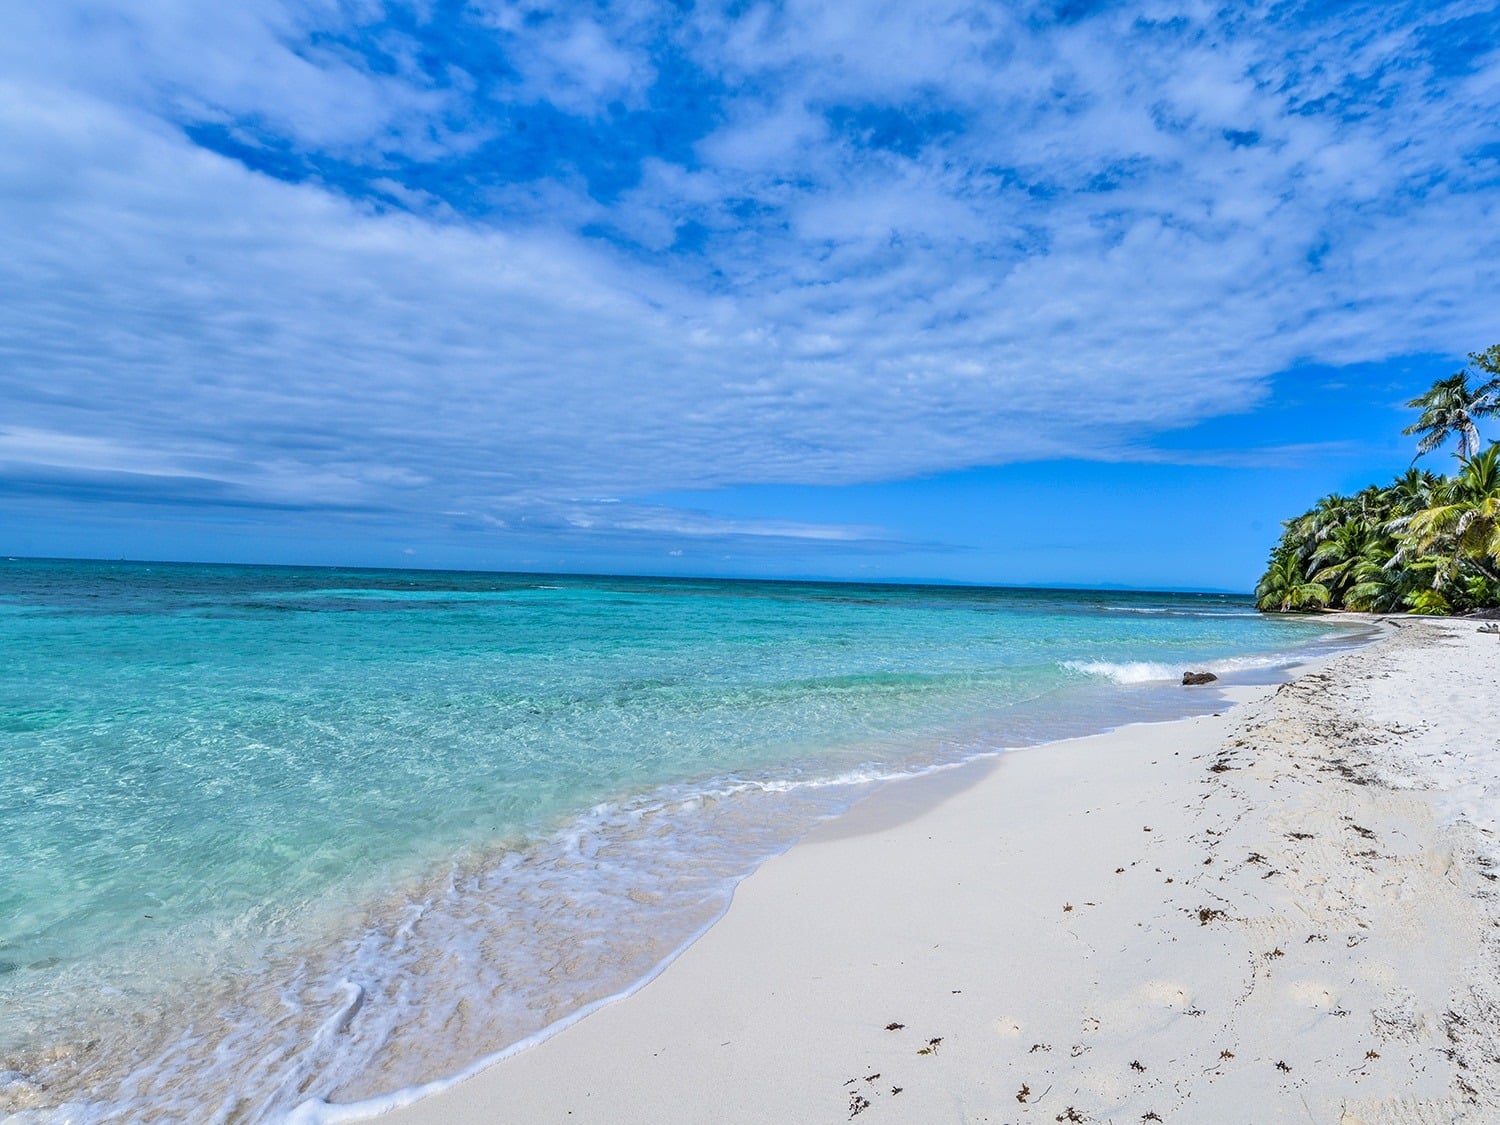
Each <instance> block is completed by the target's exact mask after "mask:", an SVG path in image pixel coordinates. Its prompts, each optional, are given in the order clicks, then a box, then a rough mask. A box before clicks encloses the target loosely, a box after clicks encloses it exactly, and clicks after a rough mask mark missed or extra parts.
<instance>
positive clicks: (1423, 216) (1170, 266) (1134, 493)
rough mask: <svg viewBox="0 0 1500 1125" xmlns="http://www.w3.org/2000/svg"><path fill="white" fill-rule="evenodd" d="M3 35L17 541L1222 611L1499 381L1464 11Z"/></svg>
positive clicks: (783, 6) (250, 15) (998, 13)
mask: <svg viewBox="0 0 1500 1125" xmlns="http://www.w3.org/2000/svg"><path fill="white" fill-rule="evenodd" d="M21 8H22V10H19V11H16V12H13V13H11V14H10V15H8V18H7V23H8V25H9V32H8V34H7V36H6V37H5V40H4V42H3V43H0V140H3V142H4V145H5V151H6V153H7V158H6V160H5V161H3V162H0V193H3V206H0V250H3V253H0V281H3V284H4V288H5V292H6V298H5V300H4V302H0V381H3V391H4V399H3V402H4V408H3V411H0V551H4V552H9V553H13V554H32V555H70V556H75V555H76V556H91V557H116V556H128V557H134V558H180V559H202V560H223V561H231V560H240V561H260V562H309V563H361V564H370V565H390V566H403V565H410V566H458V567H479V568H496V569H509V568H519V569H562V570H586V571H627V572H648V573H697V574H745V575H784V576H828V577H849V578H872V579H901V578H923V579H939V580H958V581H976V582H996V583H1009V582H1016V583H1048V582H1059V583H1067V584H1111V583H1120V584H1125V585H1134V586H1158V587H1160V586H1176V587H1197V588H1228V589H1248V588H1249V587H1250V586H1251V585H1252V584H1253V583H1254V581H1255V578H1256V576H1257V575H1258V573H1259V570H1260V568H1261V565H1262V563H1263V561H1264V558H1265V554H1266V552H1267V550H1268V548H1269V546H1270V545H1271V543H1272V541H1273V540H1274V539H1275V536H1276V533H1277V525H1278V521H1279V520H1281V519H1283V518H1285V517H1287V516H1289V515H1292V514H1295V513H1296V512H1298V511H1301V510H1302V509H1303V508H1305V507H1307V506H1308V505H1309V504H1310V503H1311V502H1312V501H1313V500H1315V499H1316V498H1317V497H1318V496H1320V495H1322V494H1324V493H1326V492H1329V491H1332V490H1335V489H1353V488H1356V487H1358V486H1360V485H1362V484H1364V483H1367V482H1368V481H1371V480H1375V479H1381V478H1385V477H1388V476H1390V475H1391V474H1393V473H1394V472H1396V471H1397V470H1399V469H1401V468H1403V467H1404V466H1405V465H1406V464H1407V462H1408V461H1409V459H1410V457H1411V445H1410V439H1407V438H1404V437H1402V436H1401V434H1400V430H1401V428H1402V426H1403V425H1405V424H1406V423H1407V422H1408V421H1410V420H1411V414H1410V412H1408V411H1406V410H1404V408H1403V407H1402V403H1403V402H1404V401H1405V400H1406V399H1408V398H1410V397H1412V396H1413V395H1415V394H1417V393H1419V392H1420V391H1422V390H1423V389H1425V388H1426V386H1427V385H1428V384H1429V383H1430V382H1431V381H1432V380H1433V379H1435V378H1437V377H1439V376H1442V375H1446V374H1449V373H1451V372H1452V371H1453V370H1455V369H1456V368H1457V367H1459V366H1461V365H1462V363H1463V359H1464V354H1465V353H1466V352H1468V351H1471V350H1478V349H1482V348H1484V347H1487V346H1488V345H1490V344H1492V343H1496V342H1500V316H1497V313H1496V309H1497V307H1500V306H1497V303H1496V295H1497V294H1500V214H1497V210H1500V208H1497V202H1500V127H1497V125H1496V122H1500V49H1497V44H1500V12H1497V9H1496V6H1495V5H1493V4H1479V3H1379V4H1294V3H1247V4H1237V5H1227V6H1224V7H1222V8H1216V7H1214V6H1212V5H1208V4H1203V3H1193V2H1181V3H1178V2H1168V0H1163V2H1156V3H1136V4H1129V3H1105V2H1092V3H1091V2H1087V0H1064V2H1060V3H1029V4H1028V3H995V4H973V3H946V2H943V0H932V2H928V3H923V4H910V3H867V2H863V0H841V2H833V3H812V2H784V3H761V2H753V0H752V2H734V3H690V2H686V0H684V2H676V3H667V2H662V3H655V2H651V0H633V2H627V3H615V4H586V3H570V4H557V5H553V4H546V3H540V2H523V3H510V2H506V0H427V2H417V3H408V4H381V3H378V2H374V0H343V2H334V0H307V2H303V3H290V2H273V0H241V2H240V3H237V4H233V5H224V4H218V3H208V2H207V0H155V2H153V3H149V4H148V3H144V2H138V3H129V2H123V0H122V2H114V3H110V2H103V0H100V2H91V3H75V2H70V0H56V2H54V3H49V4H45V5H41V4H37V5H23V6H21ZM1488 436H1492V437H1493V436H1500V435H1494V434H1491V435H1488ZM1441 460H1442V459H1441V457H1438V458H1435V459H1434V461H1435V464H1436V466H1437V467H1439V468H1442V467H1445V466H1443V465H1442V464H1441Z"/></svg>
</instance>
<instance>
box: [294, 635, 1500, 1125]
mask: <svg viewBox="0 0 1500 1125" xmlns="http://www.w3.org/2000/svg"><path fill="white" fill-rule="evenodd" d="M1486 646H1488V647H1486ZM1496 656H1500V648H1496V647H1495V640H1494V638H1492V637H1488V636H1482V635H1476V634H1475V631H1474V625H1473V623H1472V622H1460V621H1449V622H1427V621H1421V622H1417V621H1406V620H1403V621H1401V622H1400V623H1399V625H1398V626H1395V627H1392V628H1391V629H1389V630H1388V634H1387V635H1386V636H1385V637H1383V638H1381V639H1379V640H1377V641H1375V642H1374V643H1373V644H1371V645H1368V646H1366V647H1364V648H1361V649H1357V650H1354V651H1352V652H1346V653H1343V654H1340V655H1336V656H1334V657H1331V658H1329V659H1327V660H1325V661H1322V662H1319V663H1318V664H1317V665H1315V666H1313V667H1312V668H1310V669H1305V670H1302V671H1301V672H1300V673H1299V674H1298V675H1297V677H1296V678H1295V679H1294V680H1293V681H1292V682H1291V683H1290V684H1288V685H1283V686H1282V687H1279V688H1277V687H1267V688H1238V689H1230V690H1231V693H1232V694H1234V695H1236V696H1238V697H1239V698H1241V699H1243V700H1244V702H1243V705H1241V706H1236V707H1234V708H1233V709H1229V710H1226V711H1225V712H1224V713H1222V714H1220V715H1214V716H1204V717H1200V718H1194V719H1184V720H1176V721H1172V722H1168V723H1163V724H1142V725H1136V726H1129V727H1125V728H1122V729H1120V730H1116V731H1113V732H1110V733H1108V734H1103V735H1095V736H1090V737H1087V738H1082V739H1075V740H1070V741H1069V742H1066V743H1056V744H1049V745H1047V746H1042V747H1034V748H1029V749H1024V750H1018V751H1011V752H1007V753H1006V754H1003V755H1000V756H999V757H998V758H997V759H994V760H993V761H992V762H991V763H987V764H986V767H985V768H984V769H983V770H982V771H979V773H980V776H978V777H976V778H972V779H962V780H964V781H965V782H972V783H966V784H962V785H956V784H954V781H955V780H958V779H954V778H949V779H946V780H945V785H946V786H947V788H948V789H949V790H950V791H949V792H946V793H942V794H937V795H936V797H937V799H936V800H928V799H926V797H924V796H923V795H921V794H918V793H916V791H915V788H913V787H914V786H915V787H917V788H920V787H921V786H922V785H923V783H922V782H917V783H911V782H908V783H904V784H903V785H902V786H887V787H884V788H883V789H882V790H881V791H879V792H878V793H876V794H874V795H872V796H871V797H869V798H867V799H866V800H864V801H862V802H861V803H860V804H859V805H857V806H855V808H854V809H851V810H850V811H849V812H848V813H846V814H845V815H844V816H842V817H840V818H838V819H836V820H834V821H832V822H830V823H828V824H825V825H823V826H820V827H819V828H818V829H816V830H814V831H813V832H812V833H810V834H809V835H808V836H807V837H805V838H804V839H803V840H802V841H801V842H799V843H798V844H796V845H795V846H793V847H792V848H791V849H790V850H789V851H787V852H786V853H784V854H783V855H781V856H778V857H775V858H773V859H772V860H769V861H768V862H767V863H765V864H764V865H763V866H762V867H761V868H760V869H759V870H758V871H757V872H756V873H755V874H753V875H752V876H750V877H749V878H748V879H746V880H745V881H744V882H742V883H741V884H740V886H739V888H738V889H737V891H736V893H735V896H734V901H733V903H732V905H731V906H730V908H729V910H728V911H727V912H726V913H725V914H724V916H723V917H722V918H721V919H720V920H719V921H718V922H717V923H716V924H714V925H712V926H711V927H709V929H708V930H707V931H706V932H705V933H704V935H703V936H702V937H700V938H699V939H698V940H697V941H696V942H694V943H692V944H691V945H690V946H689V947H687V948H686V949H685V950H684V951H683V952H682V953H681V954H680V955H679V956H678V957H676V958H675V959H674V960H672V961H671V962H670V963H668V964H667V965H666V967H665V969H664V970H663V971H661V972H660V973H659V974H657V975H656V976H655V977H654V978H653V979H652V980H650V981H649V982H647V983H645V984H643V985H642V986H641V987H639V988H638V989H637V990H636V991H634V992H633V993H632V994H631V995H630V996H628V997H627V998H625V999H622V1000H619V1001H616V1002H614V1003H610V1004H607V1005H605V1006H602V1007H600V1008H599V1009H597V1010H595V1011H593V1012H592V1013H591V1014H589V1015H588V1016H587V1018H580V1019H579V1020H577V1021H576V1022H574V1023H573V1024H572V1025H571V1026H569V1027H567V1028H565V1029H564V1030H562V1031H560V1032H558V1033H557V1034H555V1035H553V1036H551V1037H549V1038H547V1039H546V1040H545V1041H543V1042H541V1043H540V1044H538V1045H536V1046H533V1047H531V1048H529V1049H527V1050H524V1051H518V1052H515V1053H512V1054H510V1055H509V1057H507V1058H505V1059H504V1060H503V1061H501V1062H498V1063H495V1064H494V1065H490V1066H488V1067H486V1068H484V1069H482V1070H480V1071H479V1072H478V1073H477V1074H474V1075H472V1076H471V1077H468V1078H467V1079H465V1080H463V1081H459V1082H456V1083H451V1080H450V1083H444V1084H445V1085H447V1086H448V1088H447V1089H445V1090H443V1091H441V1092H439V1093H434V1094H432V1095H431V1096H428V1097H424V1098H421V1099H420V1100H416V1101H413V1102H411V1104H408V1105H404V1106H402V1107H401V1108H395V1109H390V1110H389V1111H387V1112H384V1113H381V1114H380V1115H379V1116H378V1118H377V1119H378V1120H380V1121H381V1122H382V1123H383V1125H436V1123H438V1122H441V1123H442V1125H463V1123H465V1122H481V1121H483V1122H490V1121H527V1122H530V1121H537V1122H545V1121H554V1120H555V1121H563V1120H567V1121H591V1120H592V1121H601V1122H604V1121H609V1122H628V1121H643V1122H644V1121H652V1122H670V1121H684V1122H686V1121H694V1120H703V1119H704V1115H705V1114H708V1115H709V1116H712V1117H713V1118H714V1119H717V1120H727V1121H776V1120H782V1121H785V1120H799V1121H829V1122H833V1121H844V1120H848V1119H850V1117H851V1116H865V1115H868V1114H876V1115H884V1116H885V1118H886V1119H889V1120H958V1119H976V1118H979V1117H985V1118H987V1119H991V1120H1046V1121H1050V1120H1054V1119H1056V1117H1057V1115H1058V1114H1062V1115H1063V1116H1062V1118H1061V1119H1063V1120H1068V1119H1069V1117H1068V1116H1067V1113H1068V1111H1072V1112H1073V1113H1074V1114H1076V1115H1077V1117H1078V1119H1082V1120H1093V1121H1106V1120H1118V1121H1126V1120H1129V1121H1136V1120H1141V1119H1142V1118H1143V1117H1146V1119H1147V1120H1152V1119H1153V1118H1151V1117H1149V1116H1146V1115H1149V1114H1152V1113H1155V1114H1158V1115H1159V1116H1160V1117H1161V1118H1162V1119H1163V1120H1170V1119H1173V1117H1178V1118H1182V1117H1184V1116H1185V1117H1186V1119H1188V1120H1216V1121H1217V1120H1223V1121H1233V1120H1249V1119H1250V1118H1248V1117H1245V1116H1244V1110H1243V1108H1242V1107H1243V1106H1245V1105H1249V1104H1255V1105H1256V1106H1257V1108H1256V1111H1255V1116H1254V1119H1255V1120H1258V1121H1260V1120H1283V1119H1284V1120H1330V1121H1347V1122H1351V1123H1352V1122H1356V1121H1359V1122H1375V1121H1392V1122H1395V1121H1425V1120H1434V1121H1435V1120H1451V1121H1461V1120H1474V1121H1477V1120H1483V1119H1485V1118H1486V1117H1487V1116H1491V1115H1493V1114H1494V1112H1495V1111H1496V1108H1497V1107H1500V1063H1497V1062H1496V1061H1495V1056H1496V1054H1497V1053H1500V1052H1497V1050H1496V1049H1495V1046H1496V1045H1495V1043H1494V1042H1492V1038H1493V1035H1494V1033H1493V1032H1492V1031H1490V1030H1489V1029H1490V1027H1492V1026H1493V1024H1494V1016H1495V1014H1496V1012H1497V1011H1500V1007H1496V1006H1495V1005H1496V1002H1497V994H1500V986H1497V985H1495V984H1493V983H1490V982H1494V981H1495V980H1496V979H1497V978H1496V975H1495V972H1494V970H1495V968H1496V966H1497V965H1500V953H1497V948H1496V944H1495V941H1494V939H1492V938H1490V937H1489V931H1493V930H1494V929H1495V921H1496V917H1497V907H1496V900H1495V898H1494V891H1493V889H1492V887H1491V883H1492V881H1493V880H1492V877H1491V873H1490V872H1489V871H1488V870H1487V864H1488V863H1489V862H1491V860H1489V859H1488V858H1487V856H1488V855H1489V852H1488V851H1487V850H1486V849H1487V848H1490V846H1491V845H1492V844H1493V842H1494V837H1493V836H1492V835H1486V829H1485V828H1484V827H1483V825H1482V824H1476V820H1482V817H1483V814H1484V810H1486V809H1489V808H1490V804H1489V803H1487V802H1488V800H1489V795H1488V794H1481V795H1480V796H1476V795H1475V793H1474V790H1475V787H1476V785H1477V786H1478V787H1479V789H1484V788H1485V781H1484V779H1483V778H1480V779H1479V780H1478V781H1474V780H1470V781H1467V782H1464V783H1463V785H1461V786H1458V788H1461V789H1463V790H1464V792H1465V794H1466V796H1465V799H1464V802H1463V803H1462V804H1461V805H1456V804H1454V801H1453V800H1452V799H1450V798H1451V793H1450V790H1449V789H1445V788H1442V787H1436V786H1437V783H1435V782H1433V781H1432V777H1433V776H1437V775H1436V774H1434V773H1433V767H1432V764H1431V761H1430V760H1429V759H1432V757H1433V755H1434V754H1441V753H1447V754H1448V755H1449V757H1450V759H1452V760H1450V761H1449V762H1448V765H1447V767H1445V768H1447V771H1448V772H1447V774H1446V775H1445V776H1448V777H1449V778H1450V779H1451V778H1452V777H1454V776H1456V775H1455V774H1454V772H1453V771H1454V770H1455V769H1457V768H1458V766H1457V765H1456V764H1455V763H1457V762H1458V759H1459V758H1463V752H1462V750H1461V746H1460V745H1459V744H1461V743H1463V742H1465V741H1473V735H1474V733H1475V732H1474V730H1473V729H1472V728H1473V724H1475V723H1477V722H1482V721H1484V720H1485V719H1486V718H1487V719H1488V721H1489V722H1490V723H1491V724H1493V721H1494V719H1495V717H1496V716H1495V715H1494V714H1493V713H1492V712H1493V710H1494V708H1493V706H1492V705H1491V704H1490V703H1489V702H1488V700H1489V699H1497V698H1500V695H1493V694H1492V695H1488V696H1486V694H1485V692H1484V691H1482V690H1481V691H1479V692H1477V693H1476V692H1475V691H1474V688H1475V684H1474V683H1471V682H1467V681H1465V680H1464V677H1468V678H1469V679H1470V680H1472V679H1474V678H1475V677H1479V678H1480V679H1481V680H1483V683H1484V684H1492V683H1493V682H1494V676H1493V673H1489V672H1487V671H1486V670H1485V669H1486V667H1487V666H1488V665H1490V664H1493V663H1495V660H1494V658H1495V657H1496ZM1439 657H1441V660H1440V659H1439ZM1438 663H1441V664H1442V665H1443V668H1442V669H1441V673H1442V675H1443V676H1445V677H1447V680H1446V681H1445V682H1446V683H1447V686H1448V688H1449V689H1450V690H1448V691H1434V690H1431V689H1432V685H1431V684H1426V685H1424V683H1423V682H1422V681H1421V680H1420V679H1419V678H1415V677H1414V670H1415V672H1416V673H1420V672H1421V670H1422V669H1423V668H1424V667H1425V668H1427V669H1428V670H1429V671H1430V672H1432V674H1433V675H1437V674H1438V673H1437V672H1436V671H1433V666H1434V665H1436V664H1438ZM1395 677H1405V680H1404V683H1405V688H1406V690H1404V691H1392V690H1389V688H1391V687H1396V686H1397V684H1390V685H1385V684H1382V685H1380V688H1379V691H1378V693H1377V694H1373V695H1372V694H1371V692H1372V688H1371V686H1370V684H1371V682H1372V679H1373V680H1390V679H1392V678H1395ZM1455 677H1457V682H1455V680H1454V678H1455ZM1485 677H1488V678H1485ZM1466 696H1467V698H1468V700H1469V703H1468V704H1460V703H1459V700H1461V699H1463V698H1465V697H1466ZM1466 708H1467V709H1466ZM1417 731H1420V732H1421V734H1420V736H1417V735H1416V734H1415V732H1417ZM1481 741H1482V740H1481ZM1413 743H1416V744H1417V745H1416V746H1415V753H1409V752H1408V751H1412V750H1413V746H1412V745H1411V744H1413ZM1423 755H1426V758H1424V757H1423ZM1454 755H1458V757H1454ZM1463 760H1464V761H1469V760H1470V759H1469V758H1463ZM1220 767H1222V768H1220ZM968 768H971V767H964V769H965V770H967V769H968ZM1475 768H1479V767H1477V766H1476V767H1475ZM1491 768H1494V767H1491ZM1424 769H1425V770H1426V773H1425V774H1424V773H1423V770H1424ZM1403 771H1404V772H1403ZM955 772H959V771H955ZM1419 785H1430V786H1434V787H1430V788H1417V786H1419ZM903 789H905V790H907V792H906V793H905V794H904V795H903V794H901V793H900V792H899V791H900V790H903ZM1445 794H1446V796H1445ZM1494 795H1495V801H1496V807H1500V781H1497V784H1496V786H1495V794H1494ZM926 796H929V797H930V796H933V794H931V793H930V792H929V793H928V794H927V795H926ZM1455 809H1456V810H1457V812H1455V811H1454V810H1455ZM1476 810H1478V811H1476ZM1445 817H1446V818H1447V820H1446V821H1445V820H1444V819H1443V818H1445ZM1455 817H1457V819H1454V818H1455ZM1158 868H1160V869H1161V870H1160V871H1158V870H1157V869H1158ZM1262 946H1263V947H1264V948H1261V947H1262ZM891 1024H900V1025H903V1026H900V1027H898V1028H894V1029H892V1030H886V1028H887V1027H889V1026H890V1025H891ZM933 1039H937V1040H939V1042H938V1043H936V1044H933V1043H931V1042H930V1041H931V1040H933ZM877 1076H878V1077H877ZM406 1093H408V1094H413V1093H415V1091H407V1092H406ZM1023 1094H1024V1097H1023ZM400 1096H401V1095H397V1097H400ZM1252 1099H1253V1101H1252ZM402 1100H405V1098H402ZM386 1104H387V1105H390V1102H387V1103H386ZM305 1108H306V1110H307V1111H308V1116H307V1117H306V1118H305V1119H308V1120H311V1119H322V1120H355V1119H369V1118H370V1116H371V1112H370V1110H371V1109H372V1108H373V1107H372V1106H370V1105H369V1103H366V1105H365V1106H364V1107H360V1106H347V1107H343V1106H318V1107H313V1106H308V1107H305ZM866 1119H873V1118H868V1117H867V1118H866Z"/></svg>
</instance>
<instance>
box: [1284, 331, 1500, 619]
mask: <svg viewBox="0 0 1500 1125" xmlns="http://www.w3.org/2000/svg"><path fill="white" fill-rule="evenodd" d="M1407 405H1408V406H1410V407H1411V408H1412V409H1414V410H1419V411H1421V416H1420V417H1419V418H1418V419H1417V421H1416V422H1415V423H1414V424H1413V425H1411V426H1408V427H1407V428H1406V430H1405V432H1406V433H1408V434H1420V435H1421V437H1420V439H1419V441H1418V442H1417V456H1418V457H1421V456H1422V455H1423V454H1426V453H1431V452H1432V451H1433V450H1435V449H1438V448H1441V447H1442V446H1443V445H1444V444H1445V443H1446V442H1447V441H1448V440H1449V439H1450V438H1455V437H1456V438H1457V439H1458V460H1459V470H1458V472H1457V473H1456V474H1455V475H1454V476H1451V477H1446V476H1440V475H1438V474H1436V473H1432V472H1426V471H1421V470H1418V469H1416V468H1410V469H1408V470H1407V471H1406V472H1405V473H1403V474H1402V475H1401V476H1399V477H1397V478H1396V479H1395V480H1394V481H1392V482H1391V483H1390V484H1389V485H1387V486H1385V487H1384V488H1379V487H1377V486H1374V485H1371V486H1370V487H1368V488H1365V489H1362V490H1361V491H1360V492H1358V493H1356V494H1355V495H1353V496H1339V495H1332V496H1325V497H1323V499H1321V500H1319V501H1318V502H1317V503H1316V504H1314V505H1313V507H1312V508H1311V510H1309V511H1307V512H1304V513H1303V514H1302V515H1300V516H1298V517H1297V518H1296V519H1293V520H1288V521H1287V522H1286V524H1285V525H1283V526H1284V527H1285V530H1284V531H1283V532H1282V535H1281V541H1280V542H1279V543H1277V545H1276V547H1275V549H1274V550H1272V552H1271V559H1270V563H1269V565H1268V566H1267V567H1266V573H1265V575H1264V576H1262V578H1261V580H1260V584H1259V585H1257V586H1256V587H1255V600H1256V605H1257V606H1258V607H1259V608H1260V609H1261V610H1263V611H1265V612H1267V613H1294V612H1310V611H1313V610H1319V609H1352V610H1364V611H1369V612H1374V613H1400V612H1409V613H1429V614H1440V613H1463V612H1466V611H1468V610H1472V609H1482V608H1489V607H1494V606H1500V442H1491V443H1490V445H1489V448H1487V449H1485V450H1483V451H1482V452H1481V451H1480V436H1479V427H1478V421H1479V419H1481V418H1485V417H1487V416H1492V415H1497V414H1500V344H1496V345H1494V346H1493V347H1491V348H1489V349H1487V350H1486V351H1483V352H1474V353H1471V354H1470V356H1469V366H1468V367H1465V368H1464V369H1463V370H1462V371H1459V372H1457V373H1456V374H1454V375H1451V376H1449V377H1448V378H1446V379H1439V380H1438V381H1437V382H1436V383H1434V384H1433V385H1432V389H1431V390H1429V391H1428V392H1427V393H1426V394H1424V395H1422V396H1420V397H1418V398H1414V399H1412V400H1411V402H1409V403H1407Z"/></svg>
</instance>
